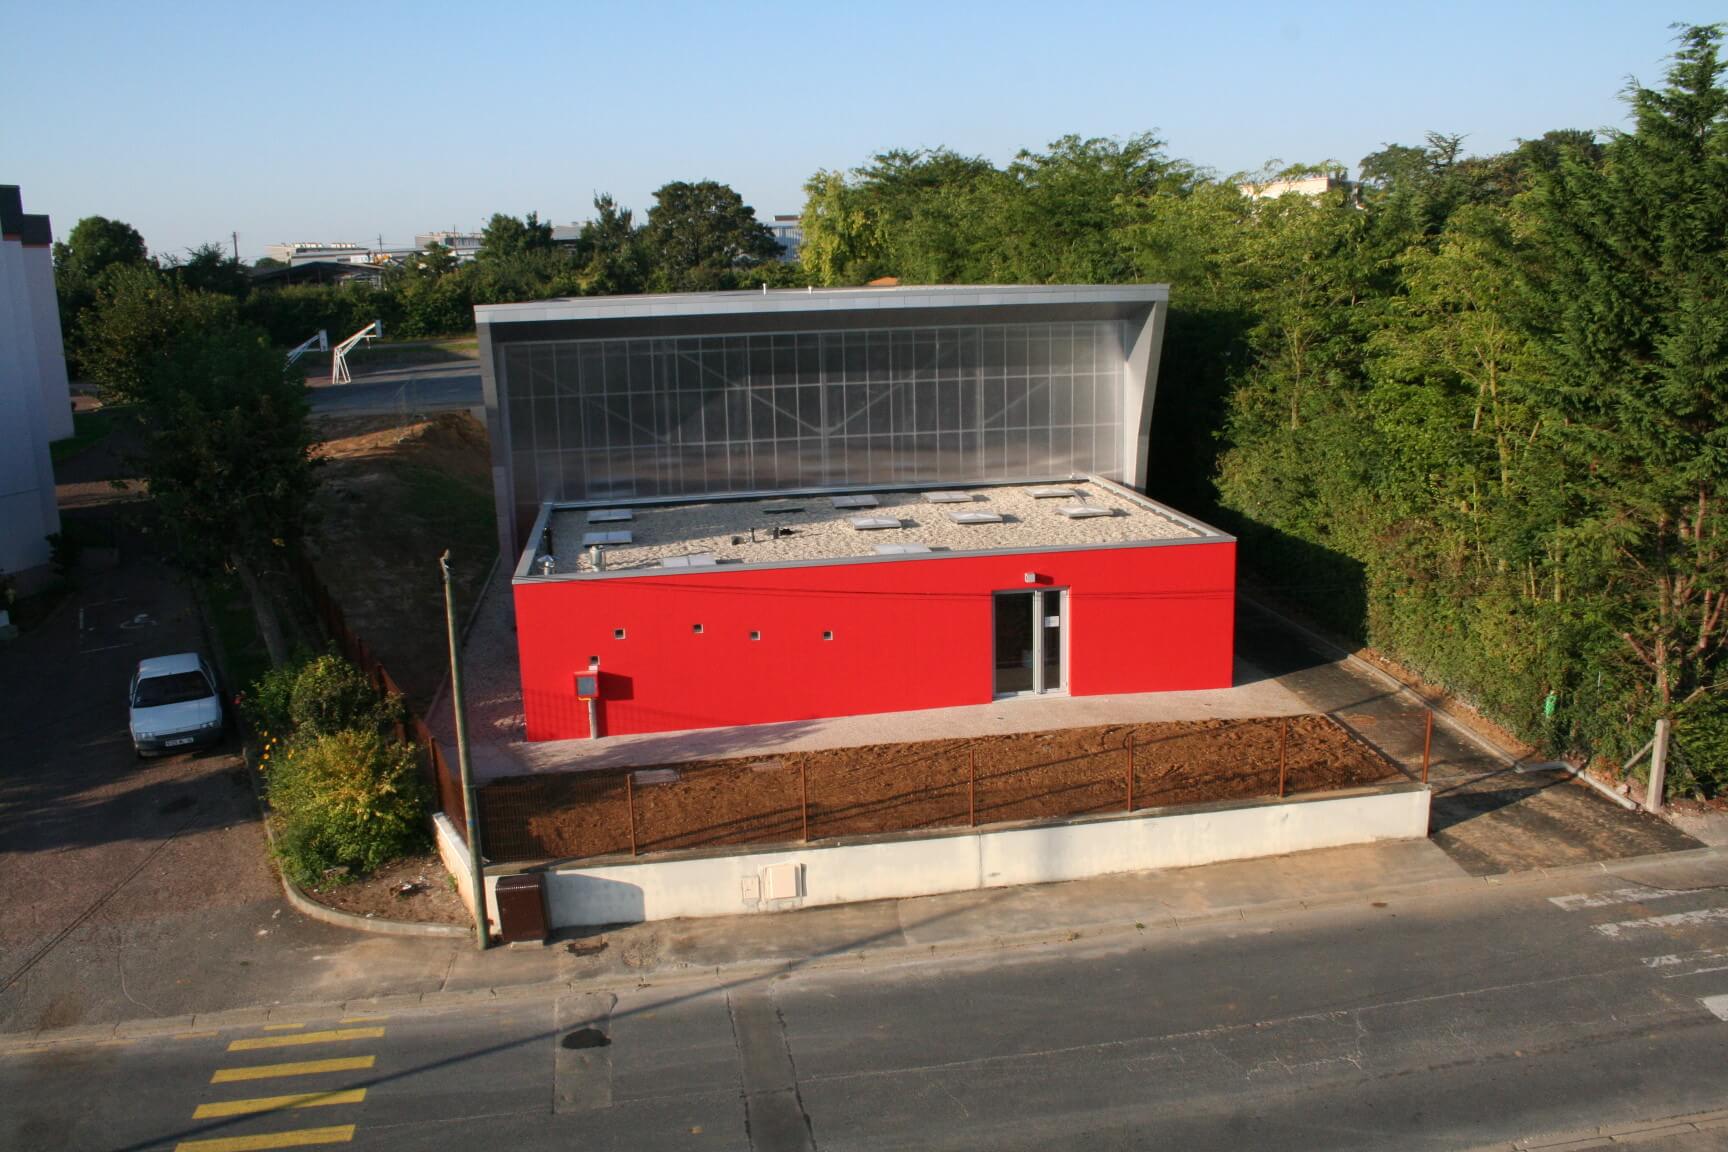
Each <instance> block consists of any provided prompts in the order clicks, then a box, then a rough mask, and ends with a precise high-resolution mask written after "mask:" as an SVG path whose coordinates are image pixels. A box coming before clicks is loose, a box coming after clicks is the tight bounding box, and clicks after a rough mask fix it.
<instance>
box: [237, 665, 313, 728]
mask: <svg viewBox="0 0 1728 1152" xmlns="http://www.w3.org/2000/svg"><path fill="white" fill-rule="evenodd" d="M299 674H300V666H299V665H297V664H289V665H286V666H285V667H282V668H272V669H270V670H269V671H268V672H265V673H264V675H262V676H260V677H258V679H256V680H254V681H253V682H252V686H251V687H250V688H248V689H247V690H246V691H245V692H243V693H242V694H241V696H240V715H242V716H243V717H245V719H246V723H247V724H249V725H250V726H251V728H252V730H253V731H254V732H256V733H257V734H258V735H259V736H261V737H265V738H269V737H271V736H286V735H287V734H288V733H289V732H290V731H291V730H292V729H293V727H294V716H293V709H292V702H293V699H294V679H295V677H297V676H298V675H299Z"/></svg>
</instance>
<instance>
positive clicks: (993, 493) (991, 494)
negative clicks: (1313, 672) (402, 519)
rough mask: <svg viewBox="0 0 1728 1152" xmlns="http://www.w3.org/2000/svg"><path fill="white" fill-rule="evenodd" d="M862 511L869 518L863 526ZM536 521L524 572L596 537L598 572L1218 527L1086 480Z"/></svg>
mask: <svg viewBox="0 0 1728 1152" xmlns="http://www.w3.org/2000/svg"><path fill="white" fill-rule="evenodd" d="M1059 492H1065V493H1069V494H1068V495H1062V494H1058V493H1059ZM957 496H958V497H964V499H956V497H957ZM932 497H934V499H932ZM872 522H874V523H875V524H878V525H880V526H876V527H870V526H866V525H869V524H870V523H872ZM547 526H548V527H549V528H550V530H551V535H552V540H551V543H552V556H553V559H554V564H553V567H552V572H551V573H546V572H544V571H543V570H541V569H540V568H531V570H530V575H547V574H571V573H588V572H593V571H594V568H593V563H592V560H591V558H590V551H589V545H591V544H594V543H599V544H601V545H602V547H603V551H604V564H605V570H606V571H608V572H626V571H655V570H660V569H663V568H664V569H677V570H689V569H692V568H696V569H700V568H705V567H708V566H710V565H721V566H725V565H743V564H788V563H799V562H810V561H823V560H837V559H844V558H848V557H876V556H887V555H894V556H899V557H902V558H908V559H909V558H913V557H915V556H917V555H922V554H926V553H956V552H961V553H963V552H986V551H1013V550H1019V549H1029V548H1060V547H1064V546H1069V547H1085V546H1098V545H1110V544H1131V543H1136V542H1142V541H1146V542H1151V541H1166V540H1201V539H1207V538H1213V539H1217V538H1222V535H1223V534H1222V533H1218V532H1216V531H1214V530H1212V529H1208V528H1206V527H1205V526H1204V525H1202V524H1199V523H1197V522H1196V521H1193V520H1189V519H1187V518H1186V517H1183V516H1181V515H1179V514H1178V513H1176V512H1174V511H1172V510H1171V509H1168V508H1165V507H1164V506H1163V505H1161V504H1158V503H1157V502H1156V501H1153V500H1150V499H1147V498H1146V497H1143V496H1140V495H1138V494H1136V493H1131V492H1129V491H1127V490H1126V489H1123V488H1119V487H1117V486H1116V485H1114V484H1108V483H1104V482H1101V481H1098V480H1095V479H1086V480H1070V481H1060V482H1055V481H1053V482H1046V483H1038V484H1009V485H994V486H991V485H983V486H975V487H968V488H912V489H906V490H894V491H873V492H851V491H848V492H832V493H819V494H809V495H782V496H773V497H762V498H752V499H743V500H712V501H704V502H700V503H689V504H654V503H635V504H632V503H627V502H626V503H619V504H585V505H581V506H564V505H560V506H556V507H554V508H552V509H551V511H550V514H549V517H548V519H547Z"/></svg>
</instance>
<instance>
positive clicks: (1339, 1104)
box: [0, 853, 1728, 1152]
mask: <svg viewBox="0 0 1728 1152" xmlns="http://www.w3.org/2000/svg"><path fill="white" fill-rule="evenodd" d="M1725 882H1728V858H1725V857H1723V856H1722V855H1720V854H1719V853H1702V854H1701V853H1685V854H1679V855H1673V856H1669V857H1667V858H1666V860H1665V861H1663V862H1659V863H1652V864H1649V865H1639V866H1637V867H1635V868H1633V869H1631V870H1630V871H1628V870H1626V869H1622V871H1621V873H1620V874H1619V875H1611V874H1605V873H1602V872H1599V871H1590V870H1585V869H1569V870H1564V871H1561V872H1556V873H1554V874H1551V875H1544V874H1541V873H1532V874H1529V875H1528V876H1526V877H1524V878H1521V879H1518V880H1515V881H1514V880H1508V881H1504V882H1501V883H1498V884H1491V883H1488V882H1484V881H1480V880H1473V881H1459V882H1457V883H1455V884H1453V885H1450V886H1447V887H1444V888H1441V889H1426V890H1424V894H1423V895H1420V896H1418V895H1414V894H1413V895H1410V896H1408V897H1404V898H1400V897H1396V896H1392V897H1389V898H1388V899H1386V900H1384V901H1378V902H1373V903H1370V902H1367V901H1358V902H1352V903H1349V904H1345V905H1339V906H1333V907H1329V908H1322V909H1308V910H1297V911H1283V912H1278V913H1268V914H1265V915H1259V916H1253V915H1251V916H1249V917H1247V918H1246V919H1241V920H1234V919H1232V920H1226V921H1222V922H1220V921H1211V922H1206V923H1199V924H1186V925H1177V926H1171V925H1168V924H1167V923H1160V922H1150V923H1148V924H1147V925H1146V927H1145V929H1144V930H1143V931H1141V932H1139V933H1137V934H1136V935H1134V936H1130V937H1123V938H1118V939H1117V940H1116V941H1115V942H1111V943H1105V942H1090V943H1088V942H1081V943H1077V944H1068V945H1051V946H1046V947H1042V948H1035V949H1025V950H1017V951H1009V952H991V953H980V954H976V955H973V956H971V957H969V958H966V957H962V958H950V959H947V960H940V961H938V960H931V961H927V962H916V963H906V962H902V963H900V964H897V965H893V966H871V965H861V966H856V967H851V968H845V969H832V970H819V971H791V972H786V973H782V974H780V975H776V976H765V977H740V978H737V979H734V980H730V981H725V982H719V981H716V980H715V979H714V978H712V977H711V976H710V977H708V978H703V979H692V980H687V981H684V982H676V983H664V984H654V983H646V984H642V985H625V986H622V987H619V988H617V989H615V990H611V991H606V992H571V991H569V990H567V989H562V988H560V987H556V986H555V987H553V988H551V989H549V990H541V991H526V992H522V993H520V994H517V995H512V996H509V997H500V998H495V999H492V1000H489V1001H484V1002H482V1001H476V1000H473V999H456V1000H451V1001H449V1002H448V1005H449V1006H448V1007H446V1008H444V1009H440V1008H439V1007H438V1002H437V1001H435V1000H432V999H428V1000H427V1001H426V1002H425V1005H423V1006H422V1007H420V1008H418V1009H415V1010H413V1011H412V1012H408V1013H403V1014H390V1013H369V1012H366V1011H364V1010H356V1009H354V1008H353V1007H352V1006H350V1007H349V1008H348V1009H332V1010H329V1011H327V1012H324V1013H322V1014H320V1013H319V1012H312V1013H310V1014H309V1015H307V1016H295V1015H294V1014H292V1013H287V1014H279V1015H275V1016H271V1017H269V1018H268V1019H269V1022H268V1023H264V1022H262V1021H263V1019H264V1018H263V1017H262V1016H261V1017H260V1022H256V1023H251V1024H249V1025H248V1026H246V1027H232V1028H226V1029H219V1030H211V1029H206V1030H202V1031H201V1030H198V1029H197V1028H196V1027H195V1025H194V1022H192V1021H190V1020H188V1021H185V1022H184V1023H183V1024H182V1025H180V1026H178V1028H177V1030H176V1032H175V1034H173V1035H165V1036H161V1037H158V1038H154V1039H135V1040H131V1041H108V1042H105V1043H100V1044H74V1043H68V1044H58V1045H53V1046H48V1047H42V1048H37V1049H34V1050H28V1049H25V1050H20V1049H18V1047H17V1045H16V1044H13V1045H12V1049H11V1050H8V1051H5V1052H4V1054H0V1100H5V1101H7V1102H8V1103H7V1106H6V1107H5V1109H4V1110H3V1113H4V1120H3V1121H0V1147H3V1148H6V1149H38V1148H57V1149H129V1150H130V1149H140V1150H141V1149H154V1148H163V1149H175V1148H178V1149H183V1150H186V1152H224V1150H230V1152H231V1150H237V1149H258V1148H275V1147H291V1146H292V1147H324V1146H340V1145H342V1144H352V1145H353V1146H355V1147H360V1148H368V1149H392V1150H395V1149H400V1150H407V1149H464V1150H466V1149H472V1148H476V1147H490V1148H511V1149H513V1150H523V1152H530V1150H538V1149H554V1148H558V1149H564V1148H571V1147H580V1148H588V1149H642V1150H654V1149H691V1148H715V1149H719V1148H724V1149H754V1150H756V1152H780V1150H786V1149H816V1148H819V1149H825V1150H842V1149H898V1148H908V1149H910V1148H918V1149H925V1148H938V1149H991V1150H996V1149H1022V1148H1025V1149H1032V1148H1085V1149H1114V1148H1129V1147H1136V1148H1141V1147H1144V1148H1180V1149H1196V1150H1205V1149H1220V1150H1222V1149H1230V1150H1239V1149H1251V1148H1290V1149H1299V1148H1323V1149H1358V1148H1360V1149H1387V1148H1425V1149H1426V1148H1458V1149H1469V1148H1478V1147H1505V1146H1507V1144H1508V1142H1510V1141H1514V1140H1537V1141H1538V1142H1539V1143H1540V1142H1543V1141H1546V1142H1547V1143H1550V1144H1552V1143H1554V1142H1556V1141H1559V1140H1562V1139H1577V1138H1579V1134H1580V1133H1583V1134H1589V1133H1592V1132H1595V1131H1597V1130H1598V1129H1599V1127H1600V1126H1604V1125H1606V1126H1610V1127H1616V1126H1617V1127H1623V1128H1630V1129H1635V1130H1639V1131H1642V1132H1643V1133H1645V1135H1646V1136H1647V1137H1648V1139H1647V1141H1646V1142H1645V1143H1644V1145H1643V1146H1646V1147H1666V1148H1676V1149H1687V1150H1692V1149H1702V1148H1723V1147H1728V1143H1725V1142H1724V1141H1728V1130H1725V1129H1724V1128H1723V1127H1722V1126H1717V1127H1714V1128H1700V1127H1699V1125H1700V1124H1708V1123H1710V1118H1709V1117H1703V1118H1700V1115H1699V1114H1703V1113H1711V1112H1716V1111H1718V1110H1722V1109H1728V1077H1725V1076H1724V1075H1723V1070H1724V1068H1728V890H1725V888H1724V884H1725ZM1153 919H1154V918H1153V917H1152V916H1148V920H1149V921H1153ZM1682 1117H1684V1118H1688V1119H1686V1120H1685V1121H1677V1120H1676V1118H1682ZM1718 1119H1728V1112H1723V1113H1721V1116H1720V1117H1718ZM1675 1123H1683V1124H1684V1127H1675V1128H1672V1129H1671V1130H1668V1131H1667V1132H1666V1133H1663V1132H1660V1131H1659V1130H1660V1129H1663V1128H1664V1126H1666V1125H1672V1124H1675ZM201 1141H202V1142H204V1143H200V1142H201Z"/></svg>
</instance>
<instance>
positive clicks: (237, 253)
mask: <svg viewBox="0 0 1728 1152" xmlns="http://www.w3.org/2000/svg"><path fill="white" fill-rule="evenodd" d="M228 237H229V239H231V240H233V241H234V263H236V264H238V263H240V233H238V232H230V233H228Z"/></svg>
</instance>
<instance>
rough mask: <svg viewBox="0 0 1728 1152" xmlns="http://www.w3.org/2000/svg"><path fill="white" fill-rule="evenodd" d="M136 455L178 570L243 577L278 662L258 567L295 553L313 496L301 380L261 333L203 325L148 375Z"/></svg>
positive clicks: (279, 642) (282, 647)
mask: <svg viewBox="0 0 1728 1152" xmlns="http://www.w3.org/2000/svg"><path fill="white" fill-rule="evenodd" d="M140 393H141V397H142V399H141V411H140V422H141V426H142V430H143V434H144V449H143V452H142V455H141V458H140V460H139V463H140V464H141V466H142V472H143V476H144V479H145V482H146V484H147V485H148V487H149V490H150V496H151V499H152V501H153V502H154V504H155V506H156V509H157V512H158V513H159V515H160V522H161V525H162V530H163V532H164V534H165V536H166V538H167V541H168V543H169V546H170V548H171V549H172V551H173V554H174V556H175V558H176V559H177V560H178V562H179V563H181V564H182V565H184V566H185V567H187V568H189V569H191V570H192V571H195V572H205V573H208V572H214V571H219V570H223V569H227V570H231V571H233V572H235V573H236V574H237V575H238V576H239V578H240V580H241V582H242V583H243V584H244V585H245V587H246V591H247V593H248V595H249V596H250V598H251V600H252V603H253V607H254V611H255V614H256V615H257V617H258V623H259V628H260V632H261V634H262V635H263V638H264V641H265V644H266V646H267V647H268V649H269V651H270V656H271V660H272V662H274V663H282V662H284V661H285V660H286V659H287V657H288V651H287V644H286V642H285V641H284V639H283V637H282V633H281V629H280V627H279V625H278V623H277V621H276V619H275V617H274V614H273V613H272V612H271V611H270V609H269V607H268V605H269V599H268V596H267V594H266V592H265V590H264V588H263V586H262V584H261V582H260V579H259V571H260V569H261V568H262V567H264V566H265V565H267V564H269V563H271V562H272V560H273V559H274V558H275V557H278V556H281V555H283V554H284V553H285V552H286V550H288V549H290V548H293V547H295V546H296V545H297V544H298V543H299V541H300V538H301V536H302V534H303V532H304V529H305V524H306V517H307V509H308V506H309V503H310V498H311V493H312V489H313V483H314V478H313V473H312V458H311V447H312V437H311V432H310V430H309V428H308V426H307V420H306V416H307V412H308V407H309V406H308V403H307V399H306V388H305V384H304V381H303V379H302V378H301V376H300V374H299V373H298V371H297V370H295V369H288V370H285V369H284V367H283V363H282V356H281V353H280V352H279V351H277V349H275V348H274V347H272V346H271V344H270V342H269V340H268V339H267V338H266V337H265V336H264V334H263V333H262V332H260V331H258V330H257V329H252V328H246V327H242V326H239V325H229V326H227V327H200V328H198V329H196V330H194V331H192V332H189V333H185V334H183V335H182V336H181V337H180V338H179V339H177V340H175V341H173V342H172V343H170V344H169V345H168V346H167V348H166V349H165V351H164V352H163V353H162V354H161V355H159V356H157V357H155V358H154V359H153V360H152V361H151V362H150V363H149V366H148V368H147V370H146V374H145V379H144V383H143V386H142V388H141V389H140Z"/></svg>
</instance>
